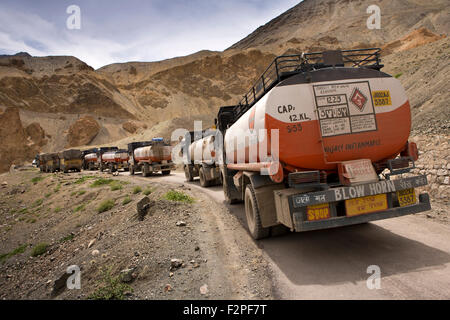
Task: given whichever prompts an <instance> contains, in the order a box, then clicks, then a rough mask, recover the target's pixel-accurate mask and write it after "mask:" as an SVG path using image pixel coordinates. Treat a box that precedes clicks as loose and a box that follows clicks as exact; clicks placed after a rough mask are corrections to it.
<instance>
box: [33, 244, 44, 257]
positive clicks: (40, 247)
mask: <svg viewBox="0 0 450 320" xmlns="http://www.w3.org/2000/svg"><path fill="white" fill-rule="evenodd" d="M47 248H48V244H47V243H45V242H44V243H39V244H37V245H35V246H34V247H33V249H32V250H31V256H32V257H37V256H40V255H42V254H44V253H46V252H47Z"/></svg>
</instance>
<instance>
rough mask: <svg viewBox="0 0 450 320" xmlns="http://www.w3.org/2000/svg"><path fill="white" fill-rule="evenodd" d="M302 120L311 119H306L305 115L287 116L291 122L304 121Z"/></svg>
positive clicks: (308, 118)
mask: <svg viewBox="0 0 450 320" xmlns="http://www.w3.org/2000/svg"><path fill="white" fill-rule="evenodd" d="M304 120H311V118H310V117H308V116H307V115H306V113H298V114H291V115H290V116H289V121H291V122H297V121H304Z"/></svg>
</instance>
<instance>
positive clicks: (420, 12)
mask: <svg viewBox="0 0 450 320" xmlns="http://www.w3.org/2000/svg"><path fill="white" fill-rule="evenodd" d="M370 5H377V6H378V7H379V8H380V10H381V28H380V29H379V30H369V29H367V25H366V21H367V19H368V17H369V16H370V14H368V13H367V12H366V10H367V8H368V7H369V6H370ZM449 13H450V8H449V6H448V1H446V0H431V1H420V0H396V1H390V0H378V1H373V0H332V1H331V0H304V1H302V2H301V3H299V4H298V5H296V6H295V7H293V8H291V9H290V10H288V11H286V12H285V13H283V14H281V15H280V16H278V17H276V18H274V19H273V20H271V21H270V22H268V23H267V24H265V25H264V26H261V27H260V28H258V29H257V30H255V31H254V32H253V33H251V34H250V35H248V36H247V37H246V38H244V39H242V40H241V41H239V42H237V43H236V44H234V45H233V46H231V47H230V49H237V50H242V49H247V48H261V49H262V50H268V51H271V52H274V51H277V52H278V53H281V52H282V51H283V50H286V49H289V48H290V47H292V46H298V45H300V46H302V47H303V49H304V50H307V51H310V50H308V49H314V47H316V46H317V41H318V42H319V46H320V45H326V44H328V45H333V46H334V47H335V46H336V45H337V46H340V47H342V48H344V47H347V48H348V47H350V48H353V47H358V46H359V47H361V46H366V45H368V44H371V45H375V46H381V45H383V44H385V43H387V42H390V41H393V40H397V39H399V38H401V37H402V36H404V35H405V34H407V33H409V32H411V31H412V30H415V29H419V28H422V27H425V28H427V29H428V30H430V31H431V32H433V33H438V34H441V33H447V32H448V30H449V29H450V20H449V19H448V17H449Z"/></svg>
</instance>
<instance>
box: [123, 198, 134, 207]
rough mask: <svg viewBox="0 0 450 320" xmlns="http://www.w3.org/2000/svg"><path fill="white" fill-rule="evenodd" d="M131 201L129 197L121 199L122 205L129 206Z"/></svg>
mask: <svg viewBox="0 0 450 320" xmlns="http://www.w3.org/2000/svg"><path fill="white" fill-rule="evenodd" d="M131 201H132V200H131V198H130V197H129V196H126V197H125V199H123V201H122V205H126V204H129V203H130V202H131Z"/></svg>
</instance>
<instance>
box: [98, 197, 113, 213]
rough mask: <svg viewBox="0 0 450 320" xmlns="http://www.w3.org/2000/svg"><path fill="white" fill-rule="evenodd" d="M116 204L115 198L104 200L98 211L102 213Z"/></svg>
mask: <svg viewBox="0 0 450 320" xmlns="http://www.w3.org/2000/svg"><path fill="white" fill-rule="evenodd" d="M114 205H115V202H114V200H104V201H102V202H101V203H100V205H99V206H98V208H97V212H98V213H102V212H105V211H108V210H111V209H112V208H113V207H114Z"/></svg>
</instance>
